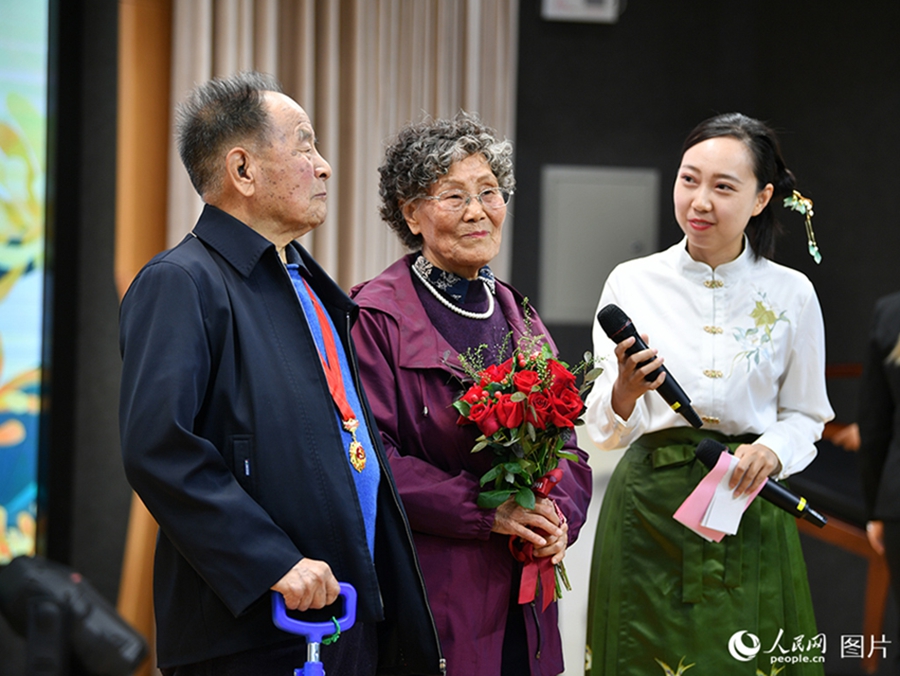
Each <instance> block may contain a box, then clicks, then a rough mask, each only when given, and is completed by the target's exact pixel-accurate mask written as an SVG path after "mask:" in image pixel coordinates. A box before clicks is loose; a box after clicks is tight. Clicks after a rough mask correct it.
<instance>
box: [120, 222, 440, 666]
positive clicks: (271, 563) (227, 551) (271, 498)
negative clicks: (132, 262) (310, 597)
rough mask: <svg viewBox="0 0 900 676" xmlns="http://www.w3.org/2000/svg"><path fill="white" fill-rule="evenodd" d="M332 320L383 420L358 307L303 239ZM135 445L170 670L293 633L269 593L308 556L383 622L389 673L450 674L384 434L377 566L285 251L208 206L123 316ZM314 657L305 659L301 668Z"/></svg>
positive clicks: (130, 470) (129, 451)
mask: <svg viewBox="0 0 900 676" xmlns="http://www.w3.org/2000/svg"><path fill="white" fill-rule="evenodd" d="M289 246H290V247H291V248H292V249H293V252H292V253H291V254H290V255H291V256H293V257H299V258H300V260H302V262H303V263H304V264H305V266H306V268H307V269H308V271H309V273H310V277H311V281H310V283H311V285H312V287H313V288H314V289H315V291H316V293H317V294H318V295H319V297H320V298H321V300H322V302H323V305H324V306H325V308H326V310H327V311H328V312H329V314H330V315H331V317H332V319H333V320H334V323H335V326H336V327H337V332H338V334H339V336H340V339H341V341H342V342H343V344H344V349H345V350H346V352H347V355H348V358H349V359H350V360H351V368H352V370H353V372H354V378H355V379H356V381H357V388H358V389H359V390H360V396H361V399H362V401H363V402H364V408H365V415H366V416H367V421H368V426H369V429H370V430H376V429H377V427H376V425H375V422H374V420H373V419H372V416H371V412H370V410H369V406H368V403H367V402H366V400H365V394H364V393H363V391H362V389H361V387H360V386H359V381H358V373H357V364H356V355H355V352H354V350H353V347H352V344H351V341H350V325H351V323H352V321H353V320H354V319H355V317H356V314H357V308H356V305H355V304H354V303H353V302H352V301H351V300H350V299H349V298H348V297H347V296H346V294H344V292H343V291H342V290H341V289H340V288H339V287H338V286H337V285H336V284H335V283H334V282H333V281H332V280H331V279H330V278H329V277H328V275H327V274H326V273H325V272H324V271H323V270H322V269H321V268H320V267H319V266H318V265H317V264H316V263H315V261H314V260H313V259H312V258H311V257H310V256H309V254H308V253H307V252H306V251H305V250H304V249H303V248H302V247H300V246H299V245H297V244H291V245H289ZM120 348H121V351H122V357H123V373H122V388H121V403H120V426H121V435H122V453H123V457H124V461H125V469H126V473H127V476H128V480H129V482H130V483H131V484H132V486H133V487H134V489H135V491H136V492H137V493H138V495H139V496H140V497H141V499H142V500H143V501H144V503H145V504H146V506H147V508H148V509H149V510H150V513H151V514H153V516H154V517H155V518H156V520H157V521H158V523H159V524H160V536H159V540H158V543H157V548H156V559H155V571H154V603H155V607H156V614H157V625H158V628H157V630H158V635H157V649H158V659H159V665H160V666H172V665H178V664H186V663H191V662H195V661H199V660H204V659H208V658H211V657H215V656H219V655H226V654H231V653H235V652H239V651H241V650H245V649H249V648H254V647H259V646H263V645H267V644H271V643H275V642H278V641H282V640H285V639H286V638H290V637H289V635H288V634H285V633H283V632H281V631H280V630H278V629H276V628H275V627H274V626H273V624H272V620H271V611H270V601H269V599H270V592H269V591H268V590H269V588H270V587H271V586H272V585H273V584H275V583H276V582H277V581H278V580H279V579H280V578H281V577H282V576H283V575H284V574H285V573H287V572H288V570H289V569H290V568H291V567H292V566H293V565H294V564H295V563H296V562H297V561H298V560H299V559H300V558H302V557H305V556H309V557H312V558H314V559H321V560H323V561H325V562H326V563H328V564H329V565H330V566H331V568H332V570H333V572H334V574H335V576H336V577H337V578H338V579H339V580H341V581H346V582H350V583H352V584H353V585H354V586H355V587H356V589H357V591H358V592H359V607H358V621H362V622H375V621H380V620H382V619H383V620H384V623H383V625H382V626H381V627H380V631H379V636H381V637H382V639H383V640H382V641H381V645H380V657H379V662H380V666H381V667H382V671H384V672H385V673H391V674H406V673H409V674H412V673H416V674H419V673H421V674H437V673H440V669H439V666H438V665H439V661H440V649H439V646H438V643H437V635H436V631H435V629H434V622H433V620H432V617H431V613H430V610H429V609H428V606H427V602H426V599H425V589H424V584H423V582H422V576H421V572H420V570H419V566H418V562H417V560H416V558H415V551H414V547H413V544H412V538H411V535H410V531H409V527H408V524H407V521H406V516H405V514H404V512H403V508H402V506H401V504H400V501H399V499H398V497H397V492H396V488H395V485H394V482H393V479H392V477H391V474H390V469H389V465H388V462H387V460H386V459H385V455H384V450H383V448H382V446H381V441H380V439H379V438H378V435H377V434H376V435H374V437H373V438H371V439H370V440H369V442H370V443H369V445H368V447H369V448H371V449H373V450H374V452H375V454H376V455H377V458H378V462H379V464H380V466H381V468H382V478H381V484H380V489H379V496H378V518H377V529H376V530H377V535H376V552H375V562H374V565H373V562H372V557H371V555H370V554H369V550H368V545H367V544H366V533H365V527H364V525H363V517H362V513H361V511H360V508H359V504H358V501H357V499H356V495H355V487H354V483H353V478H352V476H351V469H350V466H349V464H348V462H347V457H346V453H347V449H346V448H345V446H344V444H343V443H342V440H341V435H340V429H339V427H338V422H337V418H336V415H335V411H334V404H333V403H332V399H331V396H330V394H329V391H328V386H327V383H326V380H325V376H324V373H323V371H322V368H321V365H320V363H319V356H318V353H317V351H316V347H315V344H314V342H313V338H312V335H311V333H310V331H309V327H308V325H307V322H306V319H305V317H304V315H303V313H302V310H301V308H300V305H299V303H298V300H297V296H296V293H295V291H294V288H293V286H292V283H291V280H290V278H289V276H288V274H287V271H286V270H285V268H284V266H283V265H282V264H281V262H280V260H279V259H278V255H277V252H276V249H275V246H274V245H273V244H272V243H271V242H269V241H268V240H266V239H265V238H263V237H261V236H260V235H258V234H257V233H255V232H254V231H253V230H251V229H250V228H249V227H247V226H246V225H245V224H243V223H242V222H240V221H238V220H237V219H235V218H233V217H231V216H229V215H228V214H226V213H224V212H222V211H220V210H218V209H216V208H215V207H211V206H206V207H205V209H204V211H203V214H202V215H201V217H200V219H199V221H198V223H197V225H196V227H195V228H194V231H193V233H192V234H190V235H188V236H187V237H185V239H184V240H183V241H182V242H181V243H180V244H178V246H176V247H174V248H173V249H171V250H169V251H166V252H164V253H162V254H160V255H159V256H157V257H156V258H154V259H153V260H152V261H150V263H148V264H147V266H146V267H144V269H143V270H142V271H141V272H140V273H139V274H138V276H137V277H136V278H135V280H134V282H133V283H132V285H131V288H130V289H129V290H128V293H127V294H126V296H125V298H124V300H123V301H122V307H121V312H120ZM298 666H300V665H298Z"/></svg>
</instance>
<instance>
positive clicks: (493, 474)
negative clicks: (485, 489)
mask: <svg viewBox="0 0 900 676" xmlns="http://www.w3.org/2000/svg"><path fill="white" fill-rule="evenodd" d="M502 471H503V468H502V467H501V466H500V465H494V466H493V467H491V468H490V469H489V470H488V471H487V472H485V473H484V474H483V475H482V477H481V485H482V486H484V485H485V484H486V483H488V482H489V481H493V480H494V479H496V478H497V477H498V476H500V472H502Z"/></svg>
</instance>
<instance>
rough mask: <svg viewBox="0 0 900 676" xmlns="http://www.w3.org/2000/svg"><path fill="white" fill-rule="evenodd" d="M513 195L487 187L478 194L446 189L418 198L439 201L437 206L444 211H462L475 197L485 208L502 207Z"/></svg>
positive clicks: (507, 191) (499, 189)
mask: <svg viewBox="0 0 900 676" xmlns="http://www.w3.org/2000/svg"><path fill="white" fill-rule="evenodd" d="M511 195H512V191H510V190H503V189H502V188H487V189H486V190H482V191H481V192H480V193H478V194H477V195H472V194H470V193H467V192H466V191H465V190H456V189H455V188H454V189H451V190H445V191H444V192H442V193H439V194H437V195H419V196H418V197H417V198H416V199H421V200H431V201H433V202H437V206H438V207H440V208H441V209H443V210H444V211H462V210H463V209H465V208H466V207H468V206H469V203H470V202H471V201H472V198H473V197H474V198H475V199H477V200H478V201H479V202H481V206H483V207H484V208H485V209H500V208H501V207H503V206H504V205H505V204H506V203H507V202H509V198H510V196H511Z"/></svg>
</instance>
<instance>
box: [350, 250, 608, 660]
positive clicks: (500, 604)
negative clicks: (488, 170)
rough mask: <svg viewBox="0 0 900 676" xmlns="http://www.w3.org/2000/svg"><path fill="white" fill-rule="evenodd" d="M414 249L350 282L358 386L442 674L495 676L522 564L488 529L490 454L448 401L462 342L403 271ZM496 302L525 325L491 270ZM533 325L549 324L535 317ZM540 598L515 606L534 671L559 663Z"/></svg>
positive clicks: (566, 493)
mask: <svg viewBox="0 0 900 676" xmlns="http://www.w3.org/2000/svg"><path fill="white" fill-rule="evenodd" d="M414 255H415V254H413V255H411V256H406V257H404V258H402V259H400V260H399V261H397V262H396V263H394V264H393V265H391V266H390V267H388V268H387V269H386V270H385V271H384V272H383V273H381V275H379V276H378V277H376V278H374V279H372V280H371V281H369V282H366V283H364V284H361V285H359V286H357V287H356V288H354V289H353V290H352V291H351V296H352V297H353V298H354V300H355V301H356V302H357V303H359V305H360V310H361V311H360V314H359V320H358V321H357V323H356V324H355V326H354V327H353V339H354V342H355V344H356V349H357V354H358V357H359V365H360V374H361V377H362V381H363V386H364V387H365V389H366V393H367V395H368V398H369V402H370V404H371V407H372V412H373V413H374V414H375V419H376V421H377V423H378V427H379V430H380V432H381V437H382V439H383V440H384V448H385V451H386V452H387V456H388V459H389V461H390V464H391V469H392V471H393V474H394V478H395V481H396V483H397V488H398V490H399V491H400V497H401V499H402V500H403V505H404V507H405V508H406V512H407V516H408V518H409V522H410V525H411V526H412V529H413V537H414V540H415V543H416V548H417V550H418V554H419V561H420V564H421V567H422V571H423V573H424V575H425V587H426V590H427V592H428V599H429V603H430V605H431V609H432V612H433V613H434V618H435V622H436V624H437V628H438V635H439V636H440V640H441V647H442V650H443V653H444V657H445V658H446V659H447V673H448V674H449V675H451V676H472V674H481V675H484V676H495V675H498V674H500V662H501V652H502V646H503V634H504V630H505V626H506V617H507V612H508V610H509V598H510V587H511V584H512V582H513V580H514V576H517V575H519V574H520V571H521V564H519V563H518V562H516V561H515V559H513V557H512V555H511V554H510V552H509V548H508V542H509V536H507V535H500V534H497V533H492V532H491V526H492V525H493V521H494V511H493V510H485V509H481V508H479V507H478V506H477V504H476V500H477V498H478V492H479V486H478V479H479V477H481V475H482V474H483V473H484V472H486V471H487V470H488V469H490V463H491V455H490V453H489V452H488V451H484V452H482V453H475V454H473V453H472V452H471V450H472V446H474V444H475V437H476V436H477V435H478V432H477V428H476V427H475V426H474V425H465V426H458V425H457V419H458V417H459V416H458V414H457V412H456V411H455V410H454V409H453V408H452V406H451V404H452V403H453V401H454V400H455V399H456V398H457V397H458V396H459V395H460V394H461V393H462V392H463V390H464V386H463V384H462V379H463V378H465V373H464V372H463V370H462V369H461V367H460V364H459V360H458V353H457V352H456V350H454V349H453V348H452V347H451V346H450V344H449V343H447V341H446V340H444V338H443V337H442V336H441V335H440V334H439V333H438V331H437V330H436V329H435V328H434V326H432V324H431V322H430V321H429V319H428V316H427V315H426V313H425V309H424V308H423V306H422V303H421V302H420V301H419V297H418V296H417V295H416V291H415V289H414V287H413V281H412V273H411V272H410V263H411V261H412V258H413V256H414ZM497 305H498V307H499V308H500V309H501V310H502V311H503V313H504V315H505V316H506V319H507V322H508V323H509V325H510V327H511V328H512V330H513V332H514V340H515V339H518V337H519V336H520V335H522V333H523V332H524V330H525V324H524V317H523V311H522V297H521V296H520V295H519V294H518V293H517V292H515V291H514V290H513V289H512V288H511V287H509V286H507V285H505V284H503V283H501V282H499V281H498V283H497ZM532 314H533V312H532ZM532 333H534V334H540V333H544V334H546V329H545V328H544V326H543V324H542V323H541V321H540V319H538V318H537V317H536V316H534V318H533V326H532ZM548 340H549V335H548ZM551 346H552V342H551ZM567 447H568V450H571V451H573V452H575V453H577V454H578V455H579V456H580V457H581V458H582V461H581V462H578V463H572V462H569V461H567V460H564V461H563V462H562V463H561V465H560V466H561V467H562V468H563V469H564V472H565V474H564V477H563V479H562V481H561V482H560V483H559V484H558V485H557V486H556V487H554V489H553V492H552V493H551V494H550V497H552V498H553V499H554V500H555V501H556V503H557V504H558V505H559V507H560V509H561V510H562V511H563V513H564V514H565V515H566V518H567V520H568V523H569V544H570V545H571V544H572V542H574V541H575V539H576V538H577V537H578V532H579V530H580V529H581V526H582V524H583V523H584V520H585V516H586V514H587V509H588V503H589V501H590V498H591V486H592V484H591V470H590V467H589V466H588V465H587V454H585V453H584V451H581V450H580V449H578V448H577V446H576V445H575V439H574V436H573V438H572V439H571V440H570V441H569V443H568V444H567ZM586 591H587V590H583V589H582V590H573V591H572V593H582V594H583V593H586ZM537 601H538V602H537V603H531V604H526V605H522V606H520V608H521V609H522V612H523V613H524V616H525V626H526V632H527V636H528V652H529V656H530V661H531V674H532V675H533V676H551V675H555V674H559V673H560V672H562V671H563V660H562V646H561V642H560V636H559V628H558V625H557V616H558V612H557V604H556V603H552V604H551V605H550V606H549V607H548V608H547V610H546V611H545V612H541V609H540V608H541V607H540V602H539V599H537Z"/></svg>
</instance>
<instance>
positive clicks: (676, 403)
mask: <svg viewBox="0 0 900 676" xmlns="http://www.w3.org/2000/svg"><path fill="white" fill-rule="evenodd" d="M597 321H598V322H600V326H602V327H603V330H604V331H606V335H607V336H609V337H610V339H611V340H614V341H615V342H616V343H621V342H622V341H623V340H625V339H626V338H632V337H633V338H634V339H635V340H634V345H632V346H631V347H629V348H628V349H627V350H626V351H625V353H626V354H634V353H635V352H640V351H641V350H646V349H647V343H645V342H644V341H643V339H641V337H640V335H638V332H637V330H636V329H635V328H634V324H632V323H631V320H630V319H629V318H628V315H626V314H625V313H624V312H622V310H621V309H619V307H618V306H616V305H613V304H611V303H610V304H609V305H606V306H604V307H603V309H602V310H600V312H598V313H597ZM646 363H647V362H646V361H645V362H641V363H640V364H638V366H643V365H644V364H646ZM660 373H665V374H666V379H665V380H664V381H663V384H662V385H660V386H659V387H658V388H657V389H656V391H657V392H659V394H660V395H661V396H662V398H663V399H665V400H666V403H667V404H668V405H669V406H671V408H672V410H673V411H676V412H678V413H680V414H681V415H683V416H684V417H685V419H686V420H687V421H688V422H689V423H690V424H691V425H693V426H694V427H702V426H703V421H702V420H700V416H699V415H697V412H696V411H694V409H693V408H691V399H690V397H688V396H687V394H685V393H684V390H682V389H681V386H680V385H679V384H678V383H677V382H675V378H673V377H672V374H671V373H669V371H668V370H667V369H666V367H665V366H660V367H659V368H658V369H656V370H655V371H653V373H650V374H648V375H647V376H646V377H645V380H647V381H648V382H653V381H654V380H656V379H657V378H658V377H659V374H660Z"/></svg>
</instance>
